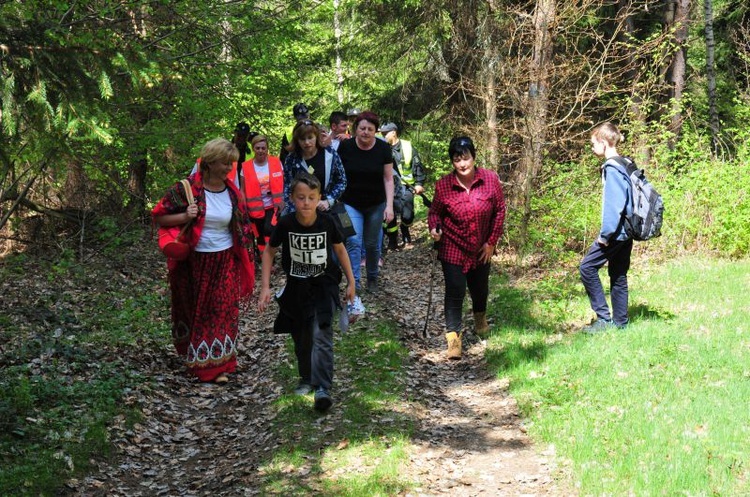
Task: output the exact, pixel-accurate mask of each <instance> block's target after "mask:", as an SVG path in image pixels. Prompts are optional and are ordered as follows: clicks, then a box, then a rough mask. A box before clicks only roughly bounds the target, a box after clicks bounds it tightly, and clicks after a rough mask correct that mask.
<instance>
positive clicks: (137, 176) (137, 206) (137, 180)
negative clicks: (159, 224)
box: [128, 155, 148, 219]
mask: <svg viewBox="0 0 750 497" xmlns="http://www.w3.org/2000/svg"><path fill="white" fill-rule="evenodd" d="M147 171H148V161H147V160H146V157H145V155H143V156H141V157H134V158H133V159H132V160H131V161H130V164H129V165H128V193H129V194H130V199H129V200H130V201H129V202H128V207H129V210H130V213H131V214H132V215H134V216H136V218H138V219H144V218H145V217H146V215H147V214H146V202H145V199H146V174H147Z"/></svg>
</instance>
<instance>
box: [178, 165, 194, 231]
mask: <svg viewBox="0 0 750 497" xmlns="http://www.w3.org/2000/svg"><path fill="white" fill-rule="evenodd" d="M180 183H182V188H183V189H184V190H185V200H187V203H188V205H193V204H194V203H195V198H194V197H193V187H192V186H190V181H188V180H187V179H183V180H180ZM191 224H193V220H192V219H191V220H190V221H188V222H187V223H185V226H183V227H182V229H181V230H180V234H179V235H178V238H182V237H183V236H185V234H186V233H188V229H190V225H191Z"/></svg>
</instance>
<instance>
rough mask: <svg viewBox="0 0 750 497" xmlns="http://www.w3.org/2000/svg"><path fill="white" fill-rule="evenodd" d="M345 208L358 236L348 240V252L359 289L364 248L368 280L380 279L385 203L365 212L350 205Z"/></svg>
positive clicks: (369, 208) (345, 205)
mask: <svg viewBox="0 0 750 497" xmlns="http://www.w3.org/2000/svg"><path fill="white" fill-rule="evenodd" d="M344 207H345V208H346V212H347V213H348V214H349V217H350V218H351V219H352V225H354V229H355V230H356V231H357V234H356V235H354V236H350V237H349V238H347V239H346V252H347V253H348V254H349V260H350V261H351V263H352V271H354V281H355V282H356V284H357V289H359V288H360V284H359V280H360V269H359V264H360V262H361V261H362V247H364V249H365V261H366V266H367V279H368V280H377V279H378V259H380V245H381V243H382V238H381V236H382V231H383V213H385V202H383V203H382V204H378V205H374V206H372V207H368V208H367V209H363V210H359V209H355V208H354V207H352V206H351V205H349V204H344Z"/></svg>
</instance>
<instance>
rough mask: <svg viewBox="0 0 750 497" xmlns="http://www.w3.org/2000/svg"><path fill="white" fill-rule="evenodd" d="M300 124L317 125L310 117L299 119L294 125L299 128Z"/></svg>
mask: <svg viewBox="0 0 750 497" xmlns="http://www.w3.org/2000/svg"><path fill="white" fill-rule="evenodd" d="M300 126H315V123H314V122H312V121H311V120H309V119H304V120H302V121H297V124H295V125H294V127H295V129H296V128H299V127H300Z"/></svg>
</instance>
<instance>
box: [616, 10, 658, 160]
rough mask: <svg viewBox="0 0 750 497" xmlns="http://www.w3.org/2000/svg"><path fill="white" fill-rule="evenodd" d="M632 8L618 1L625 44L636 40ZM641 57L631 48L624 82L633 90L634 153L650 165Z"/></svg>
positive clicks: (631, 102)
mask: <svg viewBox="0 0 750 497" xmlns="http://www.w3.org/2000/svg"><path fill="white" fill-rule="evenodd" d="M631 7H632V1H630V0H619V1H618V6H617V8H618V12H619V15H620V16H624V19H623V26H622V31H620V32H619V38H620V41H622V42H623V44H631V43H632V40H634V39H635V23H634V21H633V12H632V9H631ZM640 57H641V56H640V55H639V54H638V53H637V51H636V49H635V48H630V50H629V53H628V56H627V59H626V64H627V69H626V71H625V78H624V80H625V81H627V82H628V83H629V84H630V88H631V93H630V101H629V109H628V114H629V118H630V131H631V136H632V137H633V138H632V143H633V153H634V155H635V157H636V160H637V161H638V163H639V164H648V162H649V160H650V159H651V150H650V148H649V145H648V135H647V133H645V132H644V131H645V130H646V129H647V127H648V123H647V119H648V116H647V114H646V111H645V110H644V105H643V98H644V95H643V94H642V92H643V89H642V86H641V85H640V84H639V83H640V82H641V79H642V77H643V74H642V71H643V67H644V66H645V65H646V64H644V62H643V61H642V60H640Z"/></svg>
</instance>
